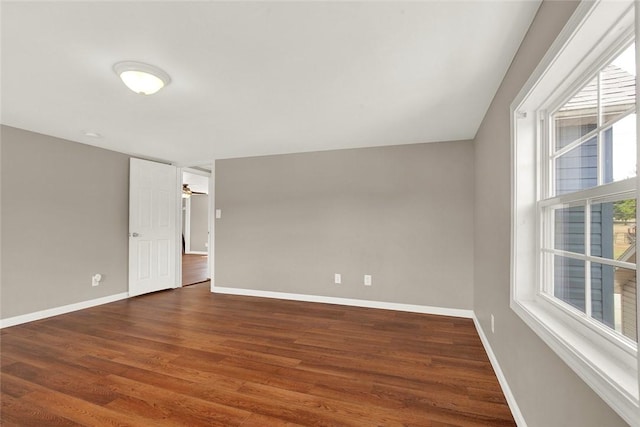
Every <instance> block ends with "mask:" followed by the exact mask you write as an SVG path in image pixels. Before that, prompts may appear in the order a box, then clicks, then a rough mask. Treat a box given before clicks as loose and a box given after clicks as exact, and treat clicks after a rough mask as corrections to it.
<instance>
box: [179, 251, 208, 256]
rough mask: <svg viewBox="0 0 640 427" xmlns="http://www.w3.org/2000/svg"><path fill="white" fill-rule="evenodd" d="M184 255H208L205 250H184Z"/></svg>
mask: <svg viewBox="0 0 640 427" xmlns="http://www.w3.org/2000/svg"><path fill="white" fill-rule="evenodd" d="M184 254H185V255H209V252H207V251H185V252H184Z"/></svg>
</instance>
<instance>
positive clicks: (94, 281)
mask: <svg viewBox="0 0 640 427" xmlns="http://www.w3.org/2000/svg"><path fill="white" fill-rule="evenodd" d="M101 280H102V275H101V274H100V273H96V274H94V275H93V276H91V286H98V285H99V284H100V281H101Z"/></svg>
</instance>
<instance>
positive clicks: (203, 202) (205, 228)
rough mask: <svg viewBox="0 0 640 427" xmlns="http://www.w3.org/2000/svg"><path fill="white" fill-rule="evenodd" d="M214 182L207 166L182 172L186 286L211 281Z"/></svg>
mask: <svg viewBox="0 0 640 427" xmlns="http://www.w3.org/2000/svg"><path fill="white" fill-rule="evenodd" d="M210 179H211V172H210V171H209V170H207V169H206V168H204V167H192V168H183V169H182V286H189V285H194V284H196V283H202V282H205V281H207V280H209V279H210V274H209V217H210V215H209V206H210V200H209V188H210V183H209V181H210Z"/></svg>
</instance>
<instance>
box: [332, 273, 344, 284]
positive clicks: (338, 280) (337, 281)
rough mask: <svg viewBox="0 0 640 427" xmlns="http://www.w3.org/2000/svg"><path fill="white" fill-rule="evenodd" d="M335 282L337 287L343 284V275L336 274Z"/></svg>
mask: <svg viewBox="0 0 640 427" xmlns="http://www.w3.org/2000/svg"><path fill="white" fill-rule="evenodd" d="M333 281H334V282H335V283H336V285H339V284H340V283H342V274H340V273H336V274H334V276H333Z"/></svg>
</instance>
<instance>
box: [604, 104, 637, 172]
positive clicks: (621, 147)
mask: <svg viewBox="0 0 640 427" xmlns="http://www.w3.org/2000/svg"><path fill="white" fill-rule="evenodd" d="M603 143H604V146H603V155H604V159H603V167H604V170H603V178H604V183H608V182H614V181H621V180H623V179H627V178H631V177H634V176H636V169H637V168H636V115H635V114H630V115H628V116H626V117H625V118H624V119H622V120H620V121H618V122H616V123H615V124H614V125H613V126H612V127H611V128H609V129H607V130H606V131H604V132H603Z"/></svg>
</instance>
